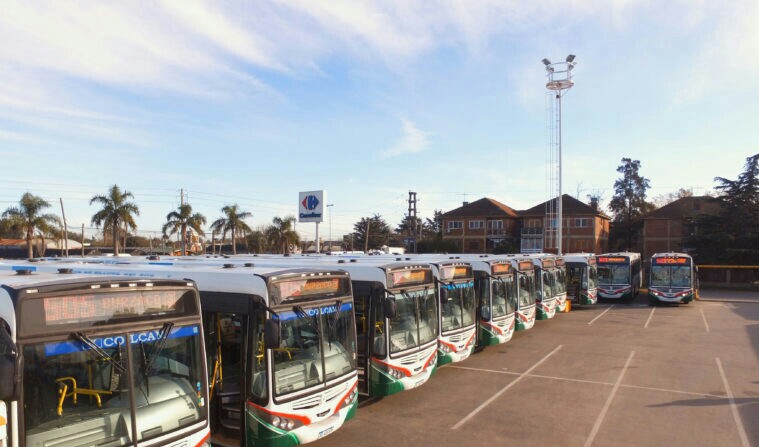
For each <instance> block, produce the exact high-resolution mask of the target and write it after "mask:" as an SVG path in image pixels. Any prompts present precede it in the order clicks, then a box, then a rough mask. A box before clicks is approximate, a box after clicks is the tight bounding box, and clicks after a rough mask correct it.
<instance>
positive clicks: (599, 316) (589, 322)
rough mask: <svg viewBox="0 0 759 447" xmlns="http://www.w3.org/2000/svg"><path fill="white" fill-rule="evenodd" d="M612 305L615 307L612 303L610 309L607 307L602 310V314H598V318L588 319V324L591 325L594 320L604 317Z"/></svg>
mask: <svg viewBox="0 0 759 447" xmlns="http://www.w3.org/2000/svg"><path fill="white" fill-rule="evenodd" d="M612 307H614V305H613V304H612V305H611V306H609V308H608V309H606V310H605V311H603V312H601V313H600V314H599V315H598V316H597V317H596V318H594V319H592V320H590V321H588V326H590V325H591V324H593V322H594V321H596V320H598V319H599V318H601V317H603V316H604V314H605V313H606V312H608V311H610V310H611V308H612Z"/></svg>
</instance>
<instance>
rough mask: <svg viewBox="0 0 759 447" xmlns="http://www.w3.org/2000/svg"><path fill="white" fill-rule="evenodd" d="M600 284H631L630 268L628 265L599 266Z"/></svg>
mask: <svg viewBox="0 0 759 447" xmlns="http://www.w3.org/2000/svg"><path fill="white" fill-rule="evenodd" d="M598 284H599V285H602V286H611V285H624V284H630V266H629V265H626V264H600V265H598Z"/></svg>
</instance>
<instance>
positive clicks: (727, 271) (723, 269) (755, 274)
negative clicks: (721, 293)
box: [698, 265, 759, 290]
mask: <svg viewBox="0 0 759 447" xmlns="http://www.w3.org/2000/svg"><path fill="white" fill-rule="evenodd" d="M698 277H699V280H700V282H701V286H703V287H710V286H711V287H730V288H736V289H756V290H759V265H699V266H698Z"/></svg>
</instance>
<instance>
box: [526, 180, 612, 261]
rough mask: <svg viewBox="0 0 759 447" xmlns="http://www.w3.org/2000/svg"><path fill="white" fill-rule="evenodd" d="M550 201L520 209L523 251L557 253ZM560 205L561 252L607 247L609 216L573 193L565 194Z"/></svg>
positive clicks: (602, 251) (597, 250) (591, 250)
mask: <svg viewBox="0 0 759 447" xmlns="http://www.w3.org/2000/svg"><path fill="white" fill-rule="evenodd" d="M549 202H550V201H546V202H543V203H541V204H538V205H535V206H534V207H532V208H530V209H528V210H524V211H519V216H520V217H521V223H522V225H521V230H520V235H521V251H522V253H540V252H545V253H556V252H557V247H556V245H557V244H556V242H557V222H556V218H549V217H547V216H548V213H547V210H548V209H549V208H548V207H549V205H550V203H549ZM561 206H562V221H563V222H562V238H561V239H562V247H561V251H562V252H564V253H572V252H586V253H605V252H606V251H608V249H609V222H610V221H611V218H610V217H609V216H607V215H606V214H604V213H603V212H601V211H600V210H599V209H598V206H597V205H596V206H595V207H592V206H590V205H587V204H585V203H582V202H581V201H579V200H577V199H575V198H574V197H572V196H570V195H568V194H564V195H562V197H561Z"/></svg>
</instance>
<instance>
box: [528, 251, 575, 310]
mask: <svg viewBox="0 0 759 447" xmlns="http://www.w3.org/2000/svg"><path fill="white" fill-rule="evenodd" d="M530 258H531V259H532V262H533V264H534V265H535V290H536V292H537V300H536V306H535V308H536V309H537V316H536V317H535V318H537V319H538V320H548V319H551V318H553V317H554V315H556V304H557V301H556V298H557V296H558V294H559V290H560V289H561V286H560V285H559V284H557V278H556V276H557V269H556V257H555V256H551V255H544V254H539V255H531V256H530ZM565 292H566V291H565ZM565 296H566V294H565Z"/></svg>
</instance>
